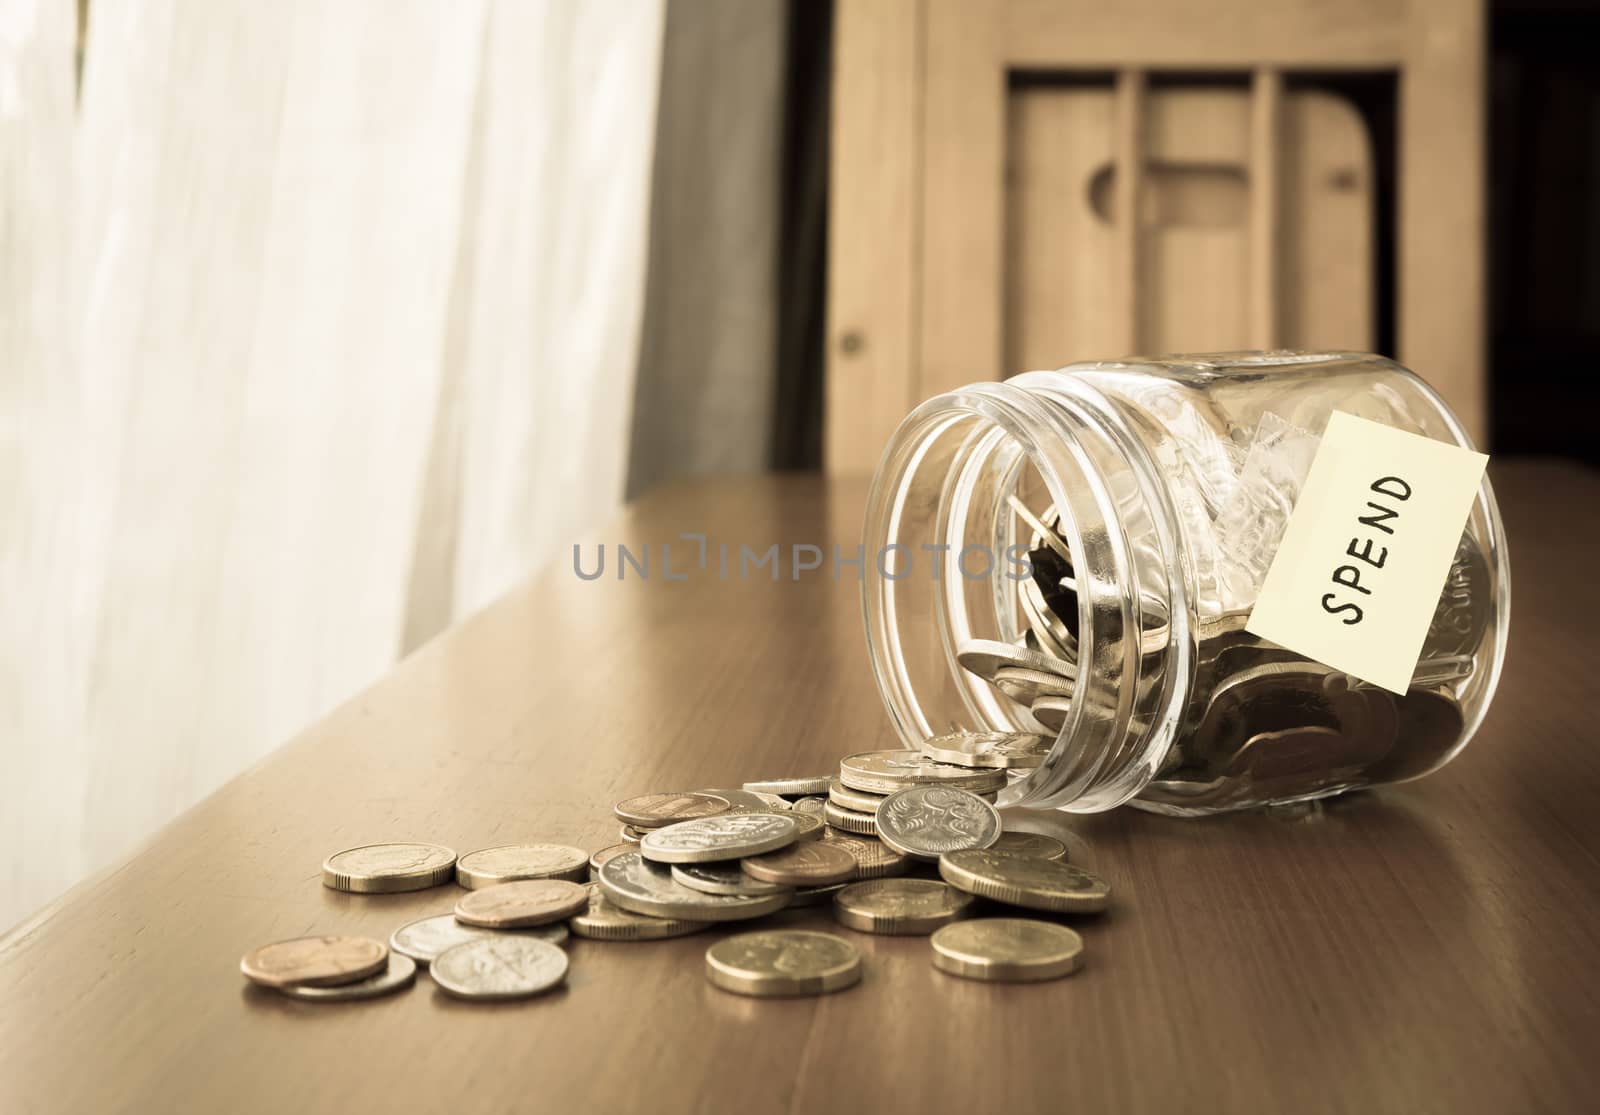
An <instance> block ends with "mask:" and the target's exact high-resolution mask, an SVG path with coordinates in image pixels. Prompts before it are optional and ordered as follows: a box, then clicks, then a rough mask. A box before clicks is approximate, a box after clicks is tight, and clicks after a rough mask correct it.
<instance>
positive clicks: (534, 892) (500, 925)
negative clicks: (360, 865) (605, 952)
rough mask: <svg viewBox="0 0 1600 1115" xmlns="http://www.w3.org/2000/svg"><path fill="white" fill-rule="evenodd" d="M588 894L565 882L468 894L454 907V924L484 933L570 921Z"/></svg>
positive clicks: (537, 882) (527, 881) (536, 881)
mask: <svg viewBox="0 0 1600 1115" xmlns="http://www.w3.org/2000/svg"><path fill="white" fill-rule="evenodd" d="M588 902H589V892H588V890H587V889H586V888H584V887H582V886H579V885H578V884H577V883H572V882H568V881H567V880H565V879H525V880H523V881H522V882H519V883H500V884H499V885H497V886H492V887H484V888H483V889H482V890H474V891H468V892H467V893H466V894H465V895H463V896H462V897H461V900H460V901H459V902H457V903H456V920H457V921H459V922H462V923H463V924H465V925H477V926H482V927H483V928H484V929H519V928H524V927H526V926H532V925H549V924H550V923H551V922H553V921H562V920H563V919H565V918H570V917H571V916H572V915H573V914H576V913H577V912H578V911H579V910H582V909H583V908H584V907H585V906H586V905H588Z"/></svg>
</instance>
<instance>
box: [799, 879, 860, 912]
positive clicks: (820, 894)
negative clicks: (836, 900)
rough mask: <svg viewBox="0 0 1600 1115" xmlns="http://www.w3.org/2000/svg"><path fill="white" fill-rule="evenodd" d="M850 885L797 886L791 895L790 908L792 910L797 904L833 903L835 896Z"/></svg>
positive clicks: (819, 904)
mask: <svg viewBox="0 0 1600 1115" xmlns="http://www.w3.org/2000/svg"><path fill="white" fill-rule="evenodd" d="M849 885H850V884H849V883H829V884H828V885H827V886H825V887H797V888H795V890H794V891H793V892H792V893H791V894H790V895H789V909H791V910H792V909H794V908H795V907H797V906H824V905H831V904H832V902H833V896H834V895H836V894H838V893H839V892H840V891H842V890H843V889H844V888H845V887H847V886H849Z"/></svg>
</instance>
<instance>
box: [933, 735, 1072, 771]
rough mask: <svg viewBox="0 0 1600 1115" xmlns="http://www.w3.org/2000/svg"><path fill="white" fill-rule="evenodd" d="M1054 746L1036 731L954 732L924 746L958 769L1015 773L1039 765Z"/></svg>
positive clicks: (1053, 742)
mask: <svg viewBox="0 0 1600 1115" xmlns="http://www.w3.org/2000/svg"><path fill="white" fill-rule="evenodd" d="M1053 746H1055V741H1054V740H1052V739H1049V738H1047V737H1045V736H1041V735H1035V734H1034V733H1032V732H953V733H951V734H950V735H947V736H934V737H933V738H932V739H930V740H928V741H926V742H925V743H923V745H922V753H923V754H924V755H926V756H928V758H930V759H933V760H935V761H937V762H941V763H951V764H953V765H955V766H961V767H990V768H1002V769H1007V770H1015V769H1025V768H1030V767H1036V766H1038V765H1039V764H1040V763H1042V762H1044V759H1045V756H1046V755H1048V754H1050V748H1051V747H1053Z"/></svg>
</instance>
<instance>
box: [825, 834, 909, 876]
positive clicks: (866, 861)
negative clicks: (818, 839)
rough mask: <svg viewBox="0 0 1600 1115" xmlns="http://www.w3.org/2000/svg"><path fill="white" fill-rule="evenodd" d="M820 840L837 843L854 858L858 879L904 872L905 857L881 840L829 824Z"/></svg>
mask: <svg viewBox="0 0 1600 1115" xmlns="http://www.w3.org/2000/svg"><path fill="white" fill-rule="evenodd" d="M822 840H823V842H824V843H826V844H836V845H838V846H839V847H841V848H843V849H844V850H845V851H847V852H849V853H850V854H851V855H852V856H854V857H855V858H856V877H857V878H859V879H881V878H884V877H885V876H889V875H902V874H904V873H905V870H906V866H907V862H906V857H905V856H902V855H901V854H900V853H899V852H897V851H895V850H894V849H893V848H890V847H889V846H887V845H886V844H884V843H883V841H881V840H874V839H872V837H870V836H857V835H856V834H855V833H853V832H846V831H844V830H843V829H836V828H833V827H831V826H830V827H829V828H828V829H827V830H826V831H824V832H823V834H822Z"/></svg>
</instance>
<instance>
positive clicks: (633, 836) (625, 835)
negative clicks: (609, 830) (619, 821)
mask: <svg viewBox="0 0 1600 1115" xmlns="http://www.w3.org/2000/svg"><path fill="white" fill-rule="evenodd" d="M647 831H648V830H647V829H636V828H634V827H633V826H632V825H623V826H622V827H621V828H620V829H618V830H617V835H618V836H620V837H622V839H623V840H625V841H627V842H628V843H629V844H634V845H637V844H638V843H639V841H641V840H643V839H644V834H645V833H646V832H647Z"/></svg>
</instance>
